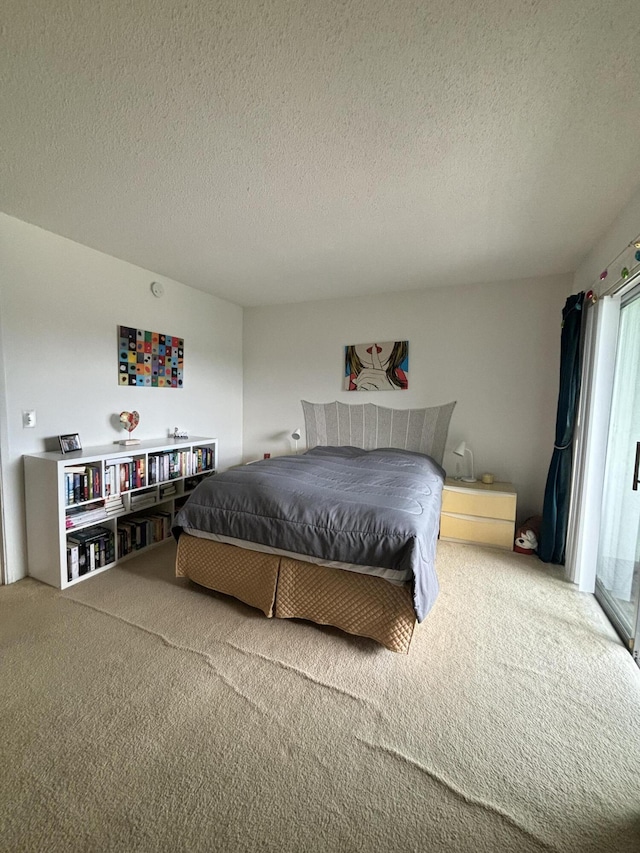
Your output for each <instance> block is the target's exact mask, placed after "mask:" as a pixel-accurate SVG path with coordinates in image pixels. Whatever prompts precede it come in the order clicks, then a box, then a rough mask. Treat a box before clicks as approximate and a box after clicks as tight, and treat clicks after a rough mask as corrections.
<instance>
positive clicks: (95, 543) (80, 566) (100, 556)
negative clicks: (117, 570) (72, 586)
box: [67, 527, 116, 581]
mask: <svg viewBox="0 0 640 853" xmlns="http://www.w3.org/2000/svg"><path fill="white" fill-rule="evenodd" d="M115 559H116V553H115V538H114V535H113V531H112V530H109V529H108V528H107V527H90V528H89V529H87V530H78V531H77V532H76V533H74V534H73V535H71V536H67V577H68V579H69V580H70V581H72V580H75V579H76V578H79V577H81V576H82V575H86V574H87V573H88V572H92V571H94V570H95V569H100V568H102V567H103V566H108V565H109V563H113V562H115Z"/></svg>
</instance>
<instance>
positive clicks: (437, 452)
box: [301, 400, 456, 465]
mask: <svg viewBox="0 0 640 853" xmlns="http://www.w3.org/2000/svg"><path fill="white" fill-rule="evenodd" d="M301 402H302V410H303V412H304V423H305V430H306V439H307V447H308V448H312V447H317V446H318V445H321V446H323V447H327V446H332V447H342V446H344V445H351V446H352V447H361V448H362V449H363V450H375V449H376V448H378V447H398V448H400V449H401V450H414V451H416V452H418V453H425V454H426V455H427V456H431V458H432V459H435V461H436V462H437V463H438V464H439V465H442V457H443V456H444V448H445V444H446V443H447V435H448V432H449V421H450V420H451V415H452V414H453V409H454V407H455V405H456V404H455V401H454V402H453V403H446V404H445V405H444V406H432V407H431V408H428V409H387V408H384V407H383V406H376V405H374V404H373V403H362V404H360V405H358V404H355V405H349V404H347V403H339V402H338V401H337V400H336V402H334V403H309V402H307V401H306V400H302V401H301Z"/></svg>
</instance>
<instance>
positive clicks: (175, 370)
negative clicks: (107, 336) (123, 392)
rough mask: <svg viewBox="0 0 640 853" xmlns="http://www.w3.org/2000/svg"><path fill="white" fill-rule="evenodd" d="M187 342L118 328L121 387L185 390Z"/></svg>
mask: <svg viewBox="0 0 640 853" xmlns="http://www.w3.org/2000/svg"><path fill="white" fill-rule="evenodd" d="M183 382H184V340H183V339H182V338H176V337H174V336H173V335H163V334H161V333H160V332H146V331H144V330H143V329H134V328H132V327H131V326H118V383H119V384H120V385H142V386H145V387H148V388H182V387H183Z"/></svg>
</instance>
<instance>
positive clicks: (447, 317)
mask: <svg viewBox="0 0 640 853" xmlns="http://www.w3.org/2000/svg"><path fill="white" fill-rule="evenodd" d="M570 290H571V276H570V275H565V276H554V277H549V278H542V279H533V280H520V281H515V282H507V283H501V284H486V285H473V286H467V287H456V288H451V289H449V288H445V287H443V288H437V289H429V290H424V291H414V292H407V293H403V294H394V295H389V296H376V297H368V298H366V299H344V300H327V301H318V302H314V303H306V304H289V305H278V306H274V307H260V308H249V309H245V321H244V341H245V342H244V454H245V460H249V459H255V458H259V457H261V456H262V454H263V453H265V452H270V453H272V454H274V455H276V454H281V453H289V452H291V451H292V450H293V443H292V441H291V440H290V438H289V435H290V433H291V431H292V429H293V428H294V427H296V426H304V423H303V417H302V409H301V406H300V400H301V399H307V400H311V401H312V402H328V401H330V400H335V399H338V400H342V401H343V402H347V403H349V402H356V401H357V402H362V397H363V395H362V394H359V395H355V394H354V393H349V392H344V391H342V390H341V376H342V369H343V355H344V346H345V344H356V343H361V342H363V341H373V340H405V339H406V340H408V341H409V368H410V384H409V390H408V391H385V392H383V391H381V392H372V393H369V394H368V395H367V397H366V399H367V400H368V401H370V402H374V403H377V404H379V405H382V406H394V407H401V408H408V407H412V406H431V405H438V404H440V403H447V402H449V401H450V400H457V401H458V405H457V406H456V409H455V411H454V414H453V418H452V421H451V427H450V430H449V441H448V450H447V452H446V453H445V459H444V466H445V468H446V469H447V470H448V471H449V472H450V473H452V474H453V473H455V463H456V461H457V457H455V456H453V454H452V453H451V449H452V448H453V447H455V446H456V444H458V443H459V441H460V440H462V439H466V440H467V441H468V443H469V444H470V446H471V447H472V449H473V452H474V456H475V460H476V470H477V471H478V472H479V473H482V471H492V472H494V473H495V475H496V477H497V478H498V479H504V480H510V481H512V482H513V483H514V484H515V485H516V486H517V488H518V492H519V504H518V517H519V518H524V517H526V516H528V515H531V514H533V513H539V512H541V511H542V500H543V494H544V485H545V482H546V475H547V470H548V466H549V460H550V458H551V453H552V449H553V440H554V429H555V413H556V404H557V394H558V375H559V360H560V330H561V317H562V307H563V305H564V302H565V299H566V297H567V295H568V294H569V292H570ZM301 444H302V446H304V436H303V441H302V443H301Z"/></svg>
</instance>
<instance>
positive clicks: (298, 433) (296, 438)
mask: <svg viewBox="0 0 640 853" xmlns="http://www.w3.org/2000/svg"><path fill="white" fill-rule="evenodd" d="M301 435H302V432H301V429H300V427H296V428H295V429H294V431H293V432H292V433H291V438H292V439H293V440H294V441H295V443H296V453H297V452H298V442H299V441H300V436H301Z"/></svg>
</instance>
